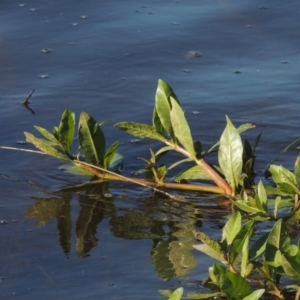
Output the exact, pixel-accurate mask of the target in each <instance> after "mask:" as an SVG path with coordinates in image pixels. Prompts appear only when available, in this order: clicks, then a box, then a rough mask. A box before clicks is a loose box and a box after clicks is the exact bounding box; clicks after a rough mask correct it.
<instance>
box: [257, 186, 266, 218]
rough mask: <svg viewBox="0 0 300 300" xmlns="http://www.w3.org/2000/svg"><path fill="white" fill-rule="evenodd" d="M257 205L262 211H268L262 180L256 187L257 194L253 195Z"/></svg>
mask: <svg viewBox="0 0 300 300" xmlns="http://www.w3.org/2000/svg"><path fill="white" fill-rule="evenodd" d="M255 200H256V203H257V207H258V208H259V209H260V210H262V211H263V212H265V213H267V212H268V198H267V193H266V190H265V188H264V185H263V183H262V181H261V180H260V181H259V183H258V187H257V195H256V197H255Z"/></svg>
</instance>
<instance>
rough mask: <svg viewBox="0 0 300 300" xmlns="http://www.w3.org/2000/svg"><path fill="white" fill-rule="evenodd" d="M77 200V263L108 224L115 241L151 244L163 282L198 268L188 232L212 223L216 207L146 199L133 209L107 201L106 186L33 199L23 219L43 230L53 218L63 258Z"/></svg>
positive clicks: (154, 197) (92, 185) (112, 199)
mask: <svg viewBox="0 0 300 300" xmlns="http://www.w3.org/2000/svg"><path fill="white" fill-rule="evenodd" d="M75 194H77V196H76V197H78V199H79V206H80V210H79V215H78V217H77V220H76V222H75V224H76V225H75V232H76V252H77V255H78V257H79V258H85V257H87V256H89V253H90V251H91V250H92V249H93V248H94V247H97V244H98V242H99V240H98V239H97V228H98V226H99V224H100V223H101V222H102V220H104V219H108V220H109V225H110V231H111V234H112V235H113V236H115V237H117V238H122V239H129V240H139V239H152V241H153V244H152V247H151V249H150V256H151V258H152V263H153V267H154V269H155V272H156V274H157V276H158V277H159V278H161V279H162V280H164V281H166V280H169V279H171V278H174V277H182V276H185V275H186V274H188V273H189V272H190V271H191V270H192V269H193V268H194V267H195V266H196V264H197V261H196V260H195V258H194V256H193V254H192V251H193V245H194V244H195V239H194V236H193V233H192V230H193V229H194V228H195V227H197V228H199V227H202V220H205V221H206V224H207V222H214V221H213V218H214V214H215V213H214V212H215V211H216V210H218V209H217V206H215V207H212V206H210V207H206V205H205V201H207V202H208V203H210V205H211V203H212V199H208V198H207V197H206V198H207V199H206V198H205V196H201V197H199V195H198V194H195V195H196V197H195V198H196V199H194V201H193V200H192V199H191V198H189V199H188V200H181V201H175V200H172V199H169V198H166V197H162V196H161V195H157V194H150V196H148V197H145V198H143V199H139V200H138V201H137V202H136V201H134V203H132V204H130V205H131V206H129V203H128V202H127V201H126V203H125V202H124V205H123V204H122V203H123V202H122V201H120V199H119V198H120V197H116V196H111V197H109V198H107V197H105V195H107V194H110V195H114V194H113V193H110V190H109V184H108V183H107V182H101V183H97V184H96V183H90V184H84V185H78V186H75V187H72V188H68V189H64V190H63V191H62V190H61V191H60V192H58V193H57V195H55V196H56V197H55V196H53V197H51V198H33V199H34V200H35V204H34V205H32V206H30V207H29V208H28V210H27V212H26V214H25V216H26V217H28V218H38V220H37V222H36V226H43V225H45V224H47V223H48V222H49V221H50V220H51V219H53V218H56V219H57V231H58V237H59V244H60V246H61V248H62V250H63V252H64V253H65V254H66V255H69V253H70V251H71V231H72V220H71V205H70V201H71V199H72V198H74V195H75ZM116 199H118V201H115V200H116ZM115 202H116V203H115ZM136 203H138V204H136ZM199 203H201V205H202V206H200V205H199ZM223 212H224V213H226V212H225V211H223ZM73 216H74V213H73ZM218 216H219V217H220V212H218ZM219 217H218V220H219ZM104 242H105V241H104Z"/></svg>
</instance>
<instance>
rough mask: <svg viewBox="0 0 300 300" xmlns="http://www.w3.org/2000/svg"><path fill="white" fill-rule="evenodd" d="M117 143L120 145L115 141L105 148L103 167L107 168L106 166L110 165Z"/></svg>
mask: <svg viewBox="0 0 300 300" xmlns="http://www.w3.org/2000/svg"><path fill="white" fill-rule="evenodd" d="M119 145H120V142H118V141H116V142H115V143H113V144H112V145H111V146H110V147H109V148H108V149H107V150H106V152H105V155H104V162H103V167H104V169H108V167H109V166H110V164H111V162H112V159H113V157H114V156H115V154H116V153H117V150H118V147H119Z"/></svg>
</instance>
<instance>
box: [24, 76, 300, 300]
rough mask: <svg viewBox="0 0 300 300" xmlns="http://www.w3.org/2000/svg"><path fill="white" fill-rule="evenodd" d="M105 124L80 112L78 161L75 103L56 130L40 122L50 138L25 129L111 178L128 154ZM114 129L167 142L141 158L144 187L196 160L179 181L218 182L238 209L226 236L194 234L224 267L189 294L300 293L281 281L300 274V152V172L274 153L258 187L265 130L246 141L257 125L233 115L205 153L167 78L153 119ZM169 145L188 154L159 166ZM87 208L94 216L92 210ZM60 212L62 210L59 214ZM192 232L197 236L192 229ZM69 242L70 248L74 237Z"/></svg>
mask: <svg viewBox="0 0 300 300" xmlns="http://www.w3.org/2000/svg"><path fill="white" fill-rule="evenodd" d="M104 123H106V122H103V123H100V124H99V123H98V122H96V120H94V119H93V118H92V117H91V116H90V115H89V114H88V113H86V112H82V113H81V115H80V117H79V128H78V137H79V151H80V152H79V153H78V154H77V159H75V156H73V154H72V147H73V140H74V135H75V114H74V113H73V112H71V111H70V110H69V109H66V110H65V111H64V112H63V114H62V117H61V120H60V123H59V125H58V126H55V127H54V128H53V134H52V133H50V132H49V131H48V130H46V129H44V128H42V127H39V126H35V128H36V130H37V131H38V132H39V133H40V134H41V135H42V136H43V138H37V137H35V136H33V135H32V134H30V133H28V132H25V136H26V140H27V141H28V142H29V143H32V144H33V145H34V146H35V147H36V148H38V149H39V150H41V151H42V152H43V154H47V155H51V156H53V157H56V158H58V159H61V160H66V161H68V162H73V163H74V165H75V166H77V167H81V168H83V169H84V170H85V172H89V173H91V174H93V175H96V176H98V177H100V178H103V177H105V178H108V174H107V173H109V170H111V169H113V170H115V171H119V169H120V168H119V167H120V165H121V163H122V157H121V156H120V154H118V152H117V151H118V148H119V142H118V141H117V142H114V143H113V144H112V145H111V146H110V147H109V148H108V149H106V138H105V136H104V133H103V131H102V125H104ZM115 127H116V128H118V129H121V130H123V131H125V132H127V133H129V134H131V135H134V136H136V137H139V138H148V139H152V140H155V141H157V142H161V143H163V147H162V148H160V149H159V150H158V151H156V152H154V151H153V150H152V149H150V159H147V160H146V159H142V160H144V161H145V162H146V166H145V169H144V172H145V173H146V178H147V180H148V181H145V184H144V185H145V186H159V187H164V186H166V184H167V183H166V182H165V181H166V178H167V172H169V171H170V170H172V169H173V168H175V167H178V166H179V165H181V164H182V163H190V165H189V166H188V167H187V168H186V167H185V169H184V170H181V171H180V173H179V174H178V175H177V176H176V177H175V181H176V182H178V181H181V180H185V181H186V180H209V181H213V182H214V183H215V185H216V186H217V187H218V192H220V190H221V192H220V193H222V192H223V193H224V194H226V195H227V197H228V198H229V199H230V200H231V201H232V203H233V206H232V208H233V214H232V215H231V216H230V217H229V219H228V221H227V222H226V224H225V226H224V228H223V231H222V238H221V240H220V241H219V240H214V239H212V238H211V237H209V236H208V235H206V234H205V233H204V232H201V231H197V230H194V231H193V234H194V236H195V238H196V239H198V240H200V241H201V244H198V245H194V248H195V249H197V250H199V251H201V252H203V253H205V254H206V255H208V256H210V257H212V258H213V259H215V260H217V261H219V262H220V263H221V264H222V265H220V264H214V265H213V266H212V267H210V268H209V270H208V273H209V278H208V279H207V280H206V281H205V282H204V283H203V285H204V286H207V287H212V289H213V291H212V293H198V292H197V293H194V294H189V295H187V298H189V299H208V298H210V297H226V298H227V299H233V300H234V299H244V300H250V299H254V300H255V299H259V298H260V297H261V296H262V295H263V294H264V293H267V294H273V295H276V296H277V297H278V298H280V299H284V297H285V294H289V295H290V294H291V293H294V294H295V293H296V292H297V295H298V296H299V295H300V286H298V285H287V286H283V287H282V286H281V285H280V279H281V277H287V278H288V279H289V280H300V246H299V245H300V242H299V243H298V245H295V244H293V243H292V242H291V238H290V235H289V228H291V227H292V226H296V225H299V220H300V202H299V197H300V156H298V157H297V159H296V162H295V166H294V170H293V171H290V170H288V169H286V168H284V167H283V166H278V165H275V164H273V162H274V159H273V160H272V161H271V163H269V164H268V170H269V172H270V174H271V176H272V180H273V183H274V185H264V184H263V182H262V181H259V182H258V184H257V185H255V182H254V179H255V175H256V173H255V170H254V166H255V160H256V153H255V151H256V148H257V145H258V143H259V141H260V138H261V134H259V135H258V136H257V137H256V139H255V140H254V143H253V146H251V144H250V142H249V141H248V140H247V139H245V140H244V141H242V138H241V134H242V133H243V132H245V131H246V130H248V129H250V128H253V127H255V125H254V124H252V123H247V124H242V125H240V126H239V127H237V128H236V127H235V126H234V125H233V123H232V122H231V120H230V119H229V117H227V116H226V127H225V129H224V131H223V132H222V135H221V137H220V140H218V141H216V142H214V143H213V144H212V146H211V147H209V148H208V149H207V150H206V151H203V149H202V144H201V142H200V141H196V142H194V141H193V137H192V133H191V130H190V127H189V124H188V122H187V120H186V118H185V114H184V110H183V109H182V107H181V105H180V102H179V99H178V98H177V96H176V95H175V93H174V91H173V90H172V88H171V87H170V86H169V85H168V84H167V83H166V82H165V81H163V80H159V81H158V86H157V90H156V95H155V106H154V110H153V117H152V125H148V124H139V123H135V122H119V123H117V124H115ZM298 143H300V139H297V140H295V141H294V142H292V143H291V144H290V145H288V146H287V147H286V148H285V149H283V150H282V151H281V152H280V153H279V154H278V155H277V156H275V158H277V157H278V156H280V155H281V154H282V153H284V152H285V151H287V150H288V149H289V148H291V147H292V146H295V145H296V144H298ZM170 150H174V151H177V152H179V153H180V154H182V155H183V156H184V159H181V160H178V161H175V162H172V163H171V164H170V165H169V166H167V165H166V164H163V163H161V164H160V165H158V160H160V159H161V158H162V157H163V156H164V155H166V154H167V153H169V151H170ZM216 150H218V163H219V166H217V165H215V166H212V165H210V164H208V163H207V162H206V161H205V159H206V156H207V155H209V154H210V153H211V152H214V151H216ZM81 155H82V156H81ZM191 162H192V163H193V165H191ZM86 163H87V164H86ZM99 167H100V171H99ZM110 173H111V172H110ZM111 178H113V179H116V178H118V179H119V178H120V177H111ZM124 178H125V179H124V180H125V181H132V182H135V181H134V179H130V178H126V177H124ZM169 186H170V184H169ZM174 186H175V187H176V188H180V184H173V187H174ZM186 186H187V185H185V188H186ZM190 187H191V189H192V188H195V185H193V184H190ZM197 187H199V185H198V186H197ZM206 188H207V187H206ZM249 188H250V189H251V190H249ZM160 191H161V190H160ZM66 207H67V206H66ZM91 207H92V206H91ZM62 209H66V208H65V207H63V208H62ZM68 209H69V208H68V207H67V209H66V212H67V213H68V214H69V210H68ZM88 214H89V215H91V214H92V212H89V213H88ZM30 215H31V214H30ZM54 215H56V212H53V216H54ZM48 219H49V216H47V215H45V216H43V217H42V218H41V220H48ZM81 221H82V222H81V223H82V228H83V229H84V230H83V231H82V234H81V239H79V240H80V243H79V248H78V253H81V254H82V255H83V256H84V255H85V253H86V250H85V249H84V244H85V240H86V239H87V238H88V235H87V232H88V227H89V220H88V219H84V220H81ZM262 221H264V222H265V221H268V222H274V225H273V226H271V227H272V228H271V229H270V230H269V232H266V233H265V234H263V235H262V236H261V237H260V238H258V239H255V238H253V233H254V231H255V229H256V227H257V226H259V225H258V224H259V222H262ZM69 225H70V224H69V223H68V224H65V228H66V232H64V234H65V235H66V236H69V234H70V228H69ZM189 232H190V234H191V231H189ZM65 248H66V249H68V248H69V245H68V243H66V246H65ZM79 256H80V255H79ZM249 282H255V284H256V286H257V285H258V286H259V287H262V288H259V289H256V290H253V289H254V287H253V285H250V284H249ZM182 295H183V289H181V288H179V289H177V290H175V291H174V292H173V293H172V295H171V296H170V298H169V299H170V300H177V299H178V300H179V299H181V297H182ZM297 295H296V297H298V296H297Z"/></svg>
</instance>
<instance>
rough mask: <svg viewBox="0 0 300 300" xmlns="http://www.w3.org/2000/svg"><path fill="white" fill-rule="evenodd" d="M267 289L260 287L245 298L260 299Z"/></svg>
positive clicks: (250, 299)
mask: <svg viewBox="0 0 300 300" xmlns="http://www.w3.org/2000/svg"><path fill="white" fill-rule="evenodd" d="M264 292H265V289H259V290H256V291H254V292H253V293H251V294H250V295H248V296H246V297H244V298H243V300H258V299H260V297H261V296H262V295H263V294H264Z"/></svg>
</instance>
